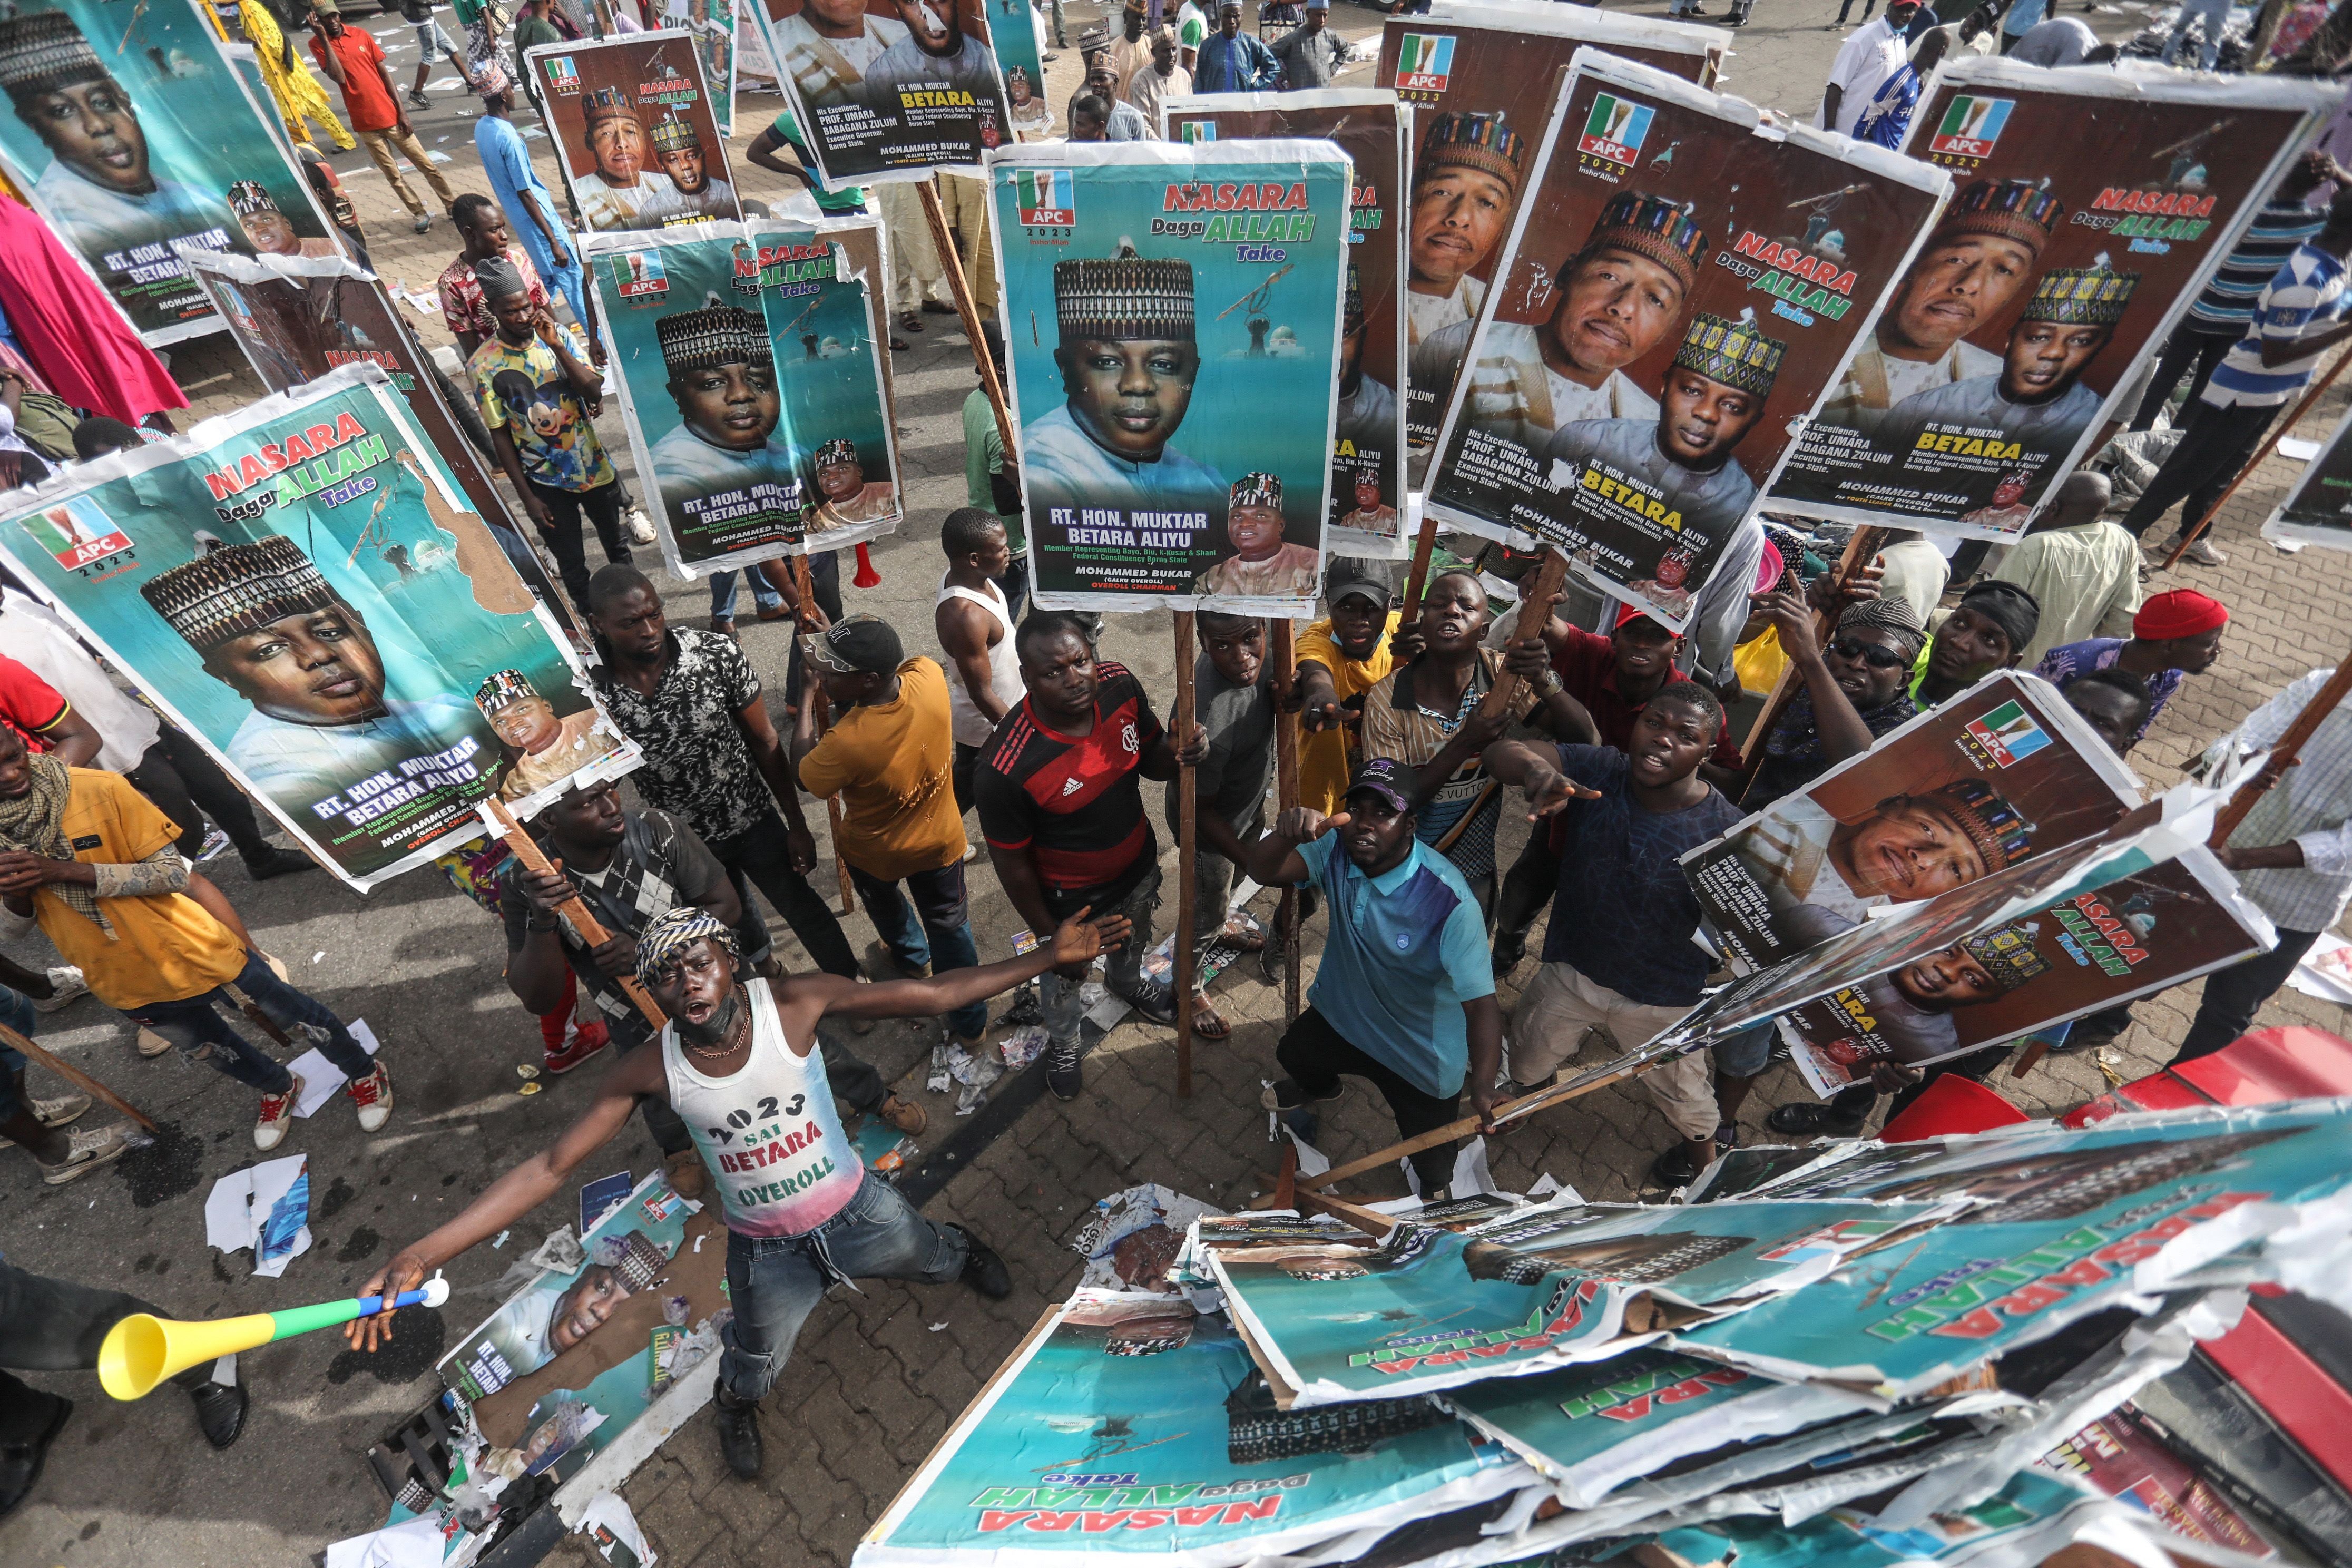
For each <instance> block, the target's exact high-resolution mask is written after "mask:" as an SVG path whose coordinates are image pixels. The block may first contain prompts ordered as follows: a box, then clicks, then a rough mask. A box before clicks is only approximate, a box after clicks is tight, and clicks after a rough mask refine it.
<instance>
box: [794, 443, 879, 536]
mask: <svg viewBox="0 0 2352 1568" xmlns="http://www.w3.org/2000/svg"><path fill="white" fill-rule="evenodd" d="M815 473H816V491H817V494H818V496H819V497H821V498H822V499H821V500H818V502H817V504H816V510H814V511H813V512H811V513H810V514H809V520H808V531H810V532H811V533H823V532H824V531H826V530H828V529H835V528H864V527H866V526H867V525H868V524H870V523H877V522H886V521H888V520H890V519H891V518H894V517H896V516H898V489H897V487H895V486H892V485H887V484H867V483H866V465H865V464H864V463H863V462H861V461H860V460H859V459H858V456H857V443H856V442H855V441H847V440H833V441H827V442H826V443H825V444H824V446H822V447H818V448H817V449H816V463H815Z"/></svg>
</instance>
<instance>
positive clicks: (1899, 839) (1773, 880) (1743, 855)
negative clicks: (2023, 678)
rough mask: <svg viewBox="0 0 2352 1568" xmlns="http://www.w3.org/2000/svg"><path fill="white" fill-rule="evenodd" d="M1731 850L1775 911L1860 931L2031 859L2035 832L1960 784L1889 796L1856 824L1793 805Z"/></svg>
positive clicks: (1802, 800) (1978, 788) (2012, 811)
mask: <svg viewBox="0 0 2352 1568" xmlns="http://www.w3.org/2000/svg"><path fill="white" fill-rule="evenodd" d="M1733 846H1734V849H1735V852H1736V853H1737V854H1738V858H1739V863H1740V864H1741V865H1742V866H1743V867H1745V868H1747V870H1748V875H1749V876H1751V877H1752V878H1754V879H1755V880H1756V883H1757V885H1758V886H1759V888H1761V889H1763V892H1764V896H1765V898H1766V900H1768V901H1769V903H1770V904H1771V905H1772V907H1773V909H1774V910H1787V909H1789V908H1790V907H1792V906H1794V905H1797V904H1812V905H1816V906H1818V907H1820V908H1822V909H1826V910H1832V911H1833V912H1835V913H1837V914H1841V915H1843V916H1844V917H1845V918H1847V919H1848V920H1851V921H1855V922H1856V923H1859V922H1861V921H1864V920H1866V919H1868V918H1869V911H1870V910H1874V909H1878V908H1882V907H1885V906H1886V905H1891V904H1909V903H1917V902H1919V901H1921V900H1927V899H1932V898H1934V897H1935V896H1936V895H1937V894H1938V893H1948V892H1950V891H1951V890H1952V889H1954V888H1959V887H1965V886H1967V885H1968V884H1969V883H1970V882H1973V881H1975V880H1977V879H1979V878H1980V877H1983V876H1986V875H1988V874H1989V873H1991V872H1994V871H1998V870H2000V869H2001V868H2003V867H2007V866H2013V865H2015V864H2016V863H2017V862H2018V861H2020V860H2022V859H2024V858H2026V857H2027V856H2028V855H2030V854H2032V852H2033V824H2032V823H2031V822H2028V821H2027V820H2026V819H2025V817H2024V815H2023V814H2022V813H2021V812H2020V811H2019V810H2018V809H2017V807H2015V806H2014V805H2011V804H2010V803H2009V800H2008V798H2007V797H2006V796H2004V795H2001V794H2000V792H1999V791H1997V790H1995V789H1994V788H1993V787H1992V786H1991V785H1990V784H1986V783H1984V782H1982V781H1981V780H1979V779H1973V778H1964V779H1955V780H1954V781H1953V782H1951V783H1950V784H1942V785H1939V786H1938V787H1937V788H1935V789H1932V790H1928V791H1926V792H1924V793H1922V794H1919V795H1889V796H1888V797H1886V798H1885V800H1882V801H1880V802H1879V803H1878V804H1877V805H1874V806H1873V807H1871V809H1870V810H1869V811H1868V812H1867V813H1865V814H1864V816H1862V817H1861V818H1860V819H1859V820H1857V821H1854V822H1842V821H1840V820H1839V819H1838V818H1836V817H1834V816H1831V815H1830V814H1829V813H1828V812H1827V811H1825V810H1824V809H1822V807H1821V806H1820V805H1817V804H1815V803H1814V801H1813V799H1812V797H1811V796H1810V795H1804V794H1801V793H1800V794H1794V795H1788V796H1785V797H1783V798H1782V800H1781V801H1780V804H1779V805H1777V806H1776V807H1775V808H1774V809H1773V810H1772V812H1771V813H1770V814H1769V815H1767V816H1763V817H1761V818H1759V819H1758V820H1757V821H1756V823H1755V824H1754V825H1753V826H1750V827H1748V828H1747V829H1746V830H1745V831H1743V832H1742V833H1740V834H1739V835H1738V836H1736V837H1735V838H1734V840H1733Z"/></svg>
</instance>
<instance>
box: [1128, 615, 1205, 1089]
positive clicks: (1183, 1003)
mask: <svg viewBox="0 0 2352 1568" xmlns="http://www.w3.org/2000/svg"><path fill="white" fill-rule="evenodd" d="M1192 707H1193V689H1192V611H1190V610H1179V611H1177V612H1176V717H1175V742H1176V746H1177V748H1178V749H1179V750H1181V749H1182V748H1183V747H1184V746H1185V745H1186V744H1187V743H1188V742H1190V740H1191V739H1192ZM1196 777H1197V775H1196V774H1195V773H1194V772H1193V770H1192V769H1191V768H1189V767H1187V768H1180V769H1178V770H1177V775H1176V961H1175V963H1173V964H1171V966H1170V969H1169V978H1171V980H1173V981H1174V982H1175V983H1176V1096H1177V1098H1178V1099H1180V1100H1184V1099H1190V1098H1191V1096H1192V993H1193V991H1194V990H1195V989H1196V983H1197V979H1198V977H1197V976H1196V975H1194V973H1192V966H1193V963H1195V962H1196V961H1195V958H1194V955H1193V952H1192V949H1193V945H1194V944H1193V942H1192V921H1193V917H1194V916H1195V915H1196V914H1197V913H1198V912H1199V904H1200V890H1199V889H1197V888H1195V887H1194V886H1193V883H1192V867H1193V863H1194V860H1195V858H1196V857H1197V855H1198V853H1199V840H1200V831H1199V823H1198V818H1197V816H1196V813H1197V812H1198V810H1199V805H1200V803H1199V801H1198V799H1197V798H1196V796H1195V792H1194V790H1193V784H1194V783H1195V782H1196ZM1149 934H1150V933H1149V932H1138V933H1137V934H1136V935H1135V936H1134V937H1132V938H1131V939H1129V940H1131V941H1135V942H1142V941H1146V940H1148V938H1149Z"/></svg>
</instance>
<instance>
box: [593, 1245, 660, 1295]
mask: <svg viewBox="0 0 2352 1568" xmlns="http://www.w3.org/2000/svg"><path fill="white" fill-rule="evenodd" d="M594 1246H595V1261H597V1262H598V1263H601V1264H603V1265H604V1267H605V1268H609V1269H611V1270H612V1271H613V1277H614V1282H615V1283H616V1284H618V1285H619V1286H620V1287H621V1289H623V1290H625V1291H626V1292H627V1293H628V1294H630V1295H632V1296H634V1295H635V1294H636V1293H637V1292H638V1291H640V1290H643V1289H647V1288H649V1287H650V1286H651V1285H652V1284H653V1282H654V1281H655V1280H656V1279H660V1278H661V1275H662V1270H663V1269H665V1268H668V1267H669V1259H668V1258H667V1257H665V1256H664V1255H663V1253H662V1249H661V1245H660V1243H658V1242H656V1241H655V1240H654V1238H653V1237H650V1236H647V1235H646V1233H645V1232H644V1231H642V1230H630V1231H624V1232H622V1233H621V1234H620V1235H618V1236H600V1237H597V1238H596V1240H595V1243H594Z"/></svg>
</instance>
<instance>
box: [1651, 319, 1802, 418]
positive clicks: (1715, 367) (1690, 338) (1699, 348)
mask: <svg viewBox="0 0 2352 1568" xmlns="http://www.w3.org/2000/svg"><path fill="white" fill-rule="evenodd" d="M1788 352H1789V345H1788V344H1786V343H1784V342H1780V340H1779V339H1777V338H1768V337H1766V336H1765V335H1764V334H1763V332H1762V331H1759V330H1758V328H1757V325H1756V312H1755V311H1753V310H1742V311H1741V312H1740V313H1739V320H1738V321H1732V320H1730V319H1729V318H1727V317H1724V316H1710V315H1708V314H1707V313H1706V311H1704V310H1702V311H1700V312H1698V313H1697V314H1696V315H1695V316H1693V317H1692V318H1691V323H1690V325H1689V326H1687V327H1685V329H1683V346H1682V348H1681V349H1680V350H1679V351H1677V352H1676V353H1675V363H1676V364H1678V365H1680V366H1682V367H1683V368H1684V369H1685V370H1695V371H1696V372H1698V373H1699V374H1701V375H1703V376H1705V377H1706V378H1707V379H1708V380H1709V381H1715V382H1720V383H1722V384H1724V385H1726V386H1727V387H1730V388H1731V389H1732V390H1733V391H1735V392H1745V393H1748V394H1749V395H1752V396H1756V397H1759V398H1761V397H1769V396H1770V395H1772V381H1773V378H1774V377H1776V376H1778V375H1779V374H1780V357H1781V356H1782V355H1783V354H1785V353H1788Z"/></svg>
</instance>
